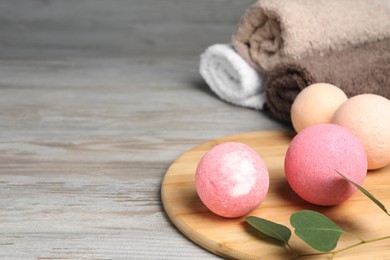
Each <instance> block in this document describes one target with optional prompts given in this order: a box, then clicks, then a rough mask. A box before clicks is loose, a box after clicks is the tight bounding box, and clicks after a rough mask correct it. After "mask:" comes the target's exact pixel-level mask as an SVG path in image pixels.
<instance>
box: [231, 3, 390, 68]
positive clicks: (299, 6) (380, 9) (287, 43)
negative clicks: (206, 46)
mask: <svg viewBox="0 0 390 260" xmlns="http://www.w3.org/2000/svg"><path fill="white" fill-rule="evenodd" d="M388 37H390V1H389V0H315V1H313V0H259V1H257V2H256V3H255V4H254V5H253V6H251V8H249V9H248V10H247V11H246V13H245V14H244V15H243V17H242V19H241V20H240V23H239V25H238V27H237V30H236V31H235V33H234V35H233V39H232V41H233V44H234V47H235V49H236V50H237V52H238V53H239V54H240V55H241V56H242V57H243V58H244V59H245V60H246V61H247V62H248V63H249V64H250V65H251V66H252V67H254V68H255V69H257V70H258V71H260V72H268V71H270V70H271V69H273V68H274V67H275V66H277V65H278V64H280V63H282V62H291V61H295V60H299V59H302V58H304V57H307V56H311V55H321V54H324V53H327V52H329V51H334V50H341V49H344V48H349V47H350V46H354V45H360V44H364V43H366V42H370V41H376V40H382V39H385V38H388Z"/></svg>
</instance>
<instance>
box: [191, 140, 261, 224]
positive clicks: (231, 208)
mask: <svg viewBox="0 0 390 260" xmlns="http://www.w3.org/2000/svg"><path fill="white" fill-rule="evenodd" d="M268 186H269V175H268V170H267V167H266V165H265V164H264V162H263V160H262V159H261V158H260V156H259V155H258V154H257V153H256V152H255V151H254V150H253V149H252V148H250V147H249V146H247V145H245V144H242V143H238V142H227V143H222V144H219V145H217V146H214V147H213V148H212V149H211V150H209V151H208V152H207V153H206V154H205V155H204V156H203V157H202V159H201V160H200V162H199V164H198V167H197V169H196V176H195V187H196V191H197V193H198V195H199V197H200V199H201V200H202V202H203V203H204V204H205V205H206V207H207V208H208V209H210V210H211V211H212V212H214V213H215V214H217V215H220V216H222V217H227V218H235V217H240V216H244V215H246V214H248V213H249V212H251V211H253V210H254V209H256V208H257V207H258V206H259V205H260V203H261V202H262V201H263V200H264V199H265V196H266V194H267V192H268Z"/></svg>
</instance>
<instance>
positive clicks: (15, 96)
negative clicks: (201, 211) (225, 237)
mask: <svg viewBox="0 0 390 260" xmlns="http://www.w3.org/2000/svg"><path fill="white" fill-rule="evenodd" d="M252 3H253V1H248V0H240V1H236V0H196V1H192V0H4V1H0V259H214V258H218V257H217V256H215V255H213V254H211V253H209V252H207V251H206V250H204V249H202V248H200V247H198V246H197V245H195V244H194V243H192V242H191V241H189V240H188V239H187V238H186V237H184V236H183V235H182V234H181V233H180V232H179V231H177V229H176V228H175V227H174V226H173V225H172V224H171V222H170V221H169V219H168V218H167V216H166V214H165V213H164V210H163V207H162V204H161V198H160V185H161V181H162V178H163V176H164V174H165V171H166V170H167V168H168V167H169V165H170V164H171V163H172V162H173V160H174V159H175V158H176V157H178V156H179V155H180V154H182V153H184V152H185V151H187V150H188V149H191V148H192V147H193V146H195V145H198V144H200V143H203V142H205V141H207V140H210V139H213V138H217V137H220V136H224V135H230V134H235V133H239V132H248V131H258V130H270V129H285V128H287V127H289V126H288V125H283V124H281V123H280V122H277V121H275V120H274V119H273V118H272V117H271V116H270V115H268V114H265V113H263V112H259V111H254V110H250V109H246V108H241V107H236V106H232V105H230V104H227V103H225V102H223V101H221V100H219V99H218V98H217V97H216V96H215V95H214V94H213V93H211V91H210V90H209V88H208V87H207V85H206V84H205V83H204V82H203V81H202V79H201V77H200V75H199V73H198V64H199V54H200V53H201V52H202V51H203V50H204V49H205V48H206V47H207V46H209V45H211V44H213V43H221V42H222V43H223V42H229V41H230V37H231V34H232V32H233V31H234V29H235V26H236V24H237V22H238V20H239V18H240V17H241V16H242V15H243V13H244V10H245V9H246V8H248V7H249V6H250V5H251V4H252Z"/></svg>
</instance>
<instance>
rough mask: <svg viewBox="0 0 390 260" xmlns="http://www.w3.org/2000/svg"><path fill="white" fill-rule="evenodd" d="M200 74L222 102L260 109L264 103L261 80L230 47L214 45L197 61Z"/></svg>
mask: <svg viewBox="0 0 390 260" xmlns="http://www.w3.org/2000/svg"><path fill="white" fill-rule="evenodd" d="M199 70H200V74H201V75H202V77H203V78H204V80H205V81H206V83H207V84H208V85H209V87H210V88H211V90H212V91H214V92H215V93H216V94H217V95H218V96H219V97H220V98H221V99H222V100H225V101H227V102H230V103H232V104H235V105H240V106H244V107H250V108H255V109H262V108H263V105H264V103H265V100H264V99H265V93H264V90H263V79H262V76H261V75H260V74H259V73H258V72H257V71H255V70H254V69H253V68H252V67H251V66H250V65H248V63H247V62H246V61H245V60H243V59H242V58H241V56H240V55H238V54H237V52H236V51H235V50H234V49H233V47H232V46H231V45H229V44H214V45H212V46H210V47H208V48H207V49H206V50H205V52H204V53H203V54H202V55H201V57H200V68H199Z"/></svg>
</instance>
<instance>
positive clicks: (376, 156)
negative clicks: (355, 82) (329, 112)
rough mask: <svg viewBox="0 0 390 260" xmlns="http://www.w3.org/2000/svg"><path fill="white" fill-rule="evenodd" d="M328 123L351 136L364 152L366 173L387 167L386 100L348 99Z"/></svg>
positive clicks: (389, 105) (389, 127) (389, 122)
mask: <svg viewBox="0 0 390 260" xmlns="http://www.w3.org/2000/svg"><path fill="white" fill-rule="evenodd" d="M332 122H333V123H334V124H338V125H341V126H344V127H345V128H347V129H349V130H350V131H351V132H353V133H354V134H355V135H356V136H357V137H358V138H359V140H360V142H361V143H362V144H363V146H364V149H365V150H366V154H367V160H368V169H370V170H373V169H379V168H382V167H384V166H386V165H388V164H390V100H389V99H387V98H385V97H382V96H378V95H374V94H361V95H357V96H354V97H351V98H350V99H349V100H348V101H346V102H345V103H344V104H343V105H341V106H340V108H339V109H338V110H337V111H336V112H335V114H334V116H333V120H332Z"/></svg>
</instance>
